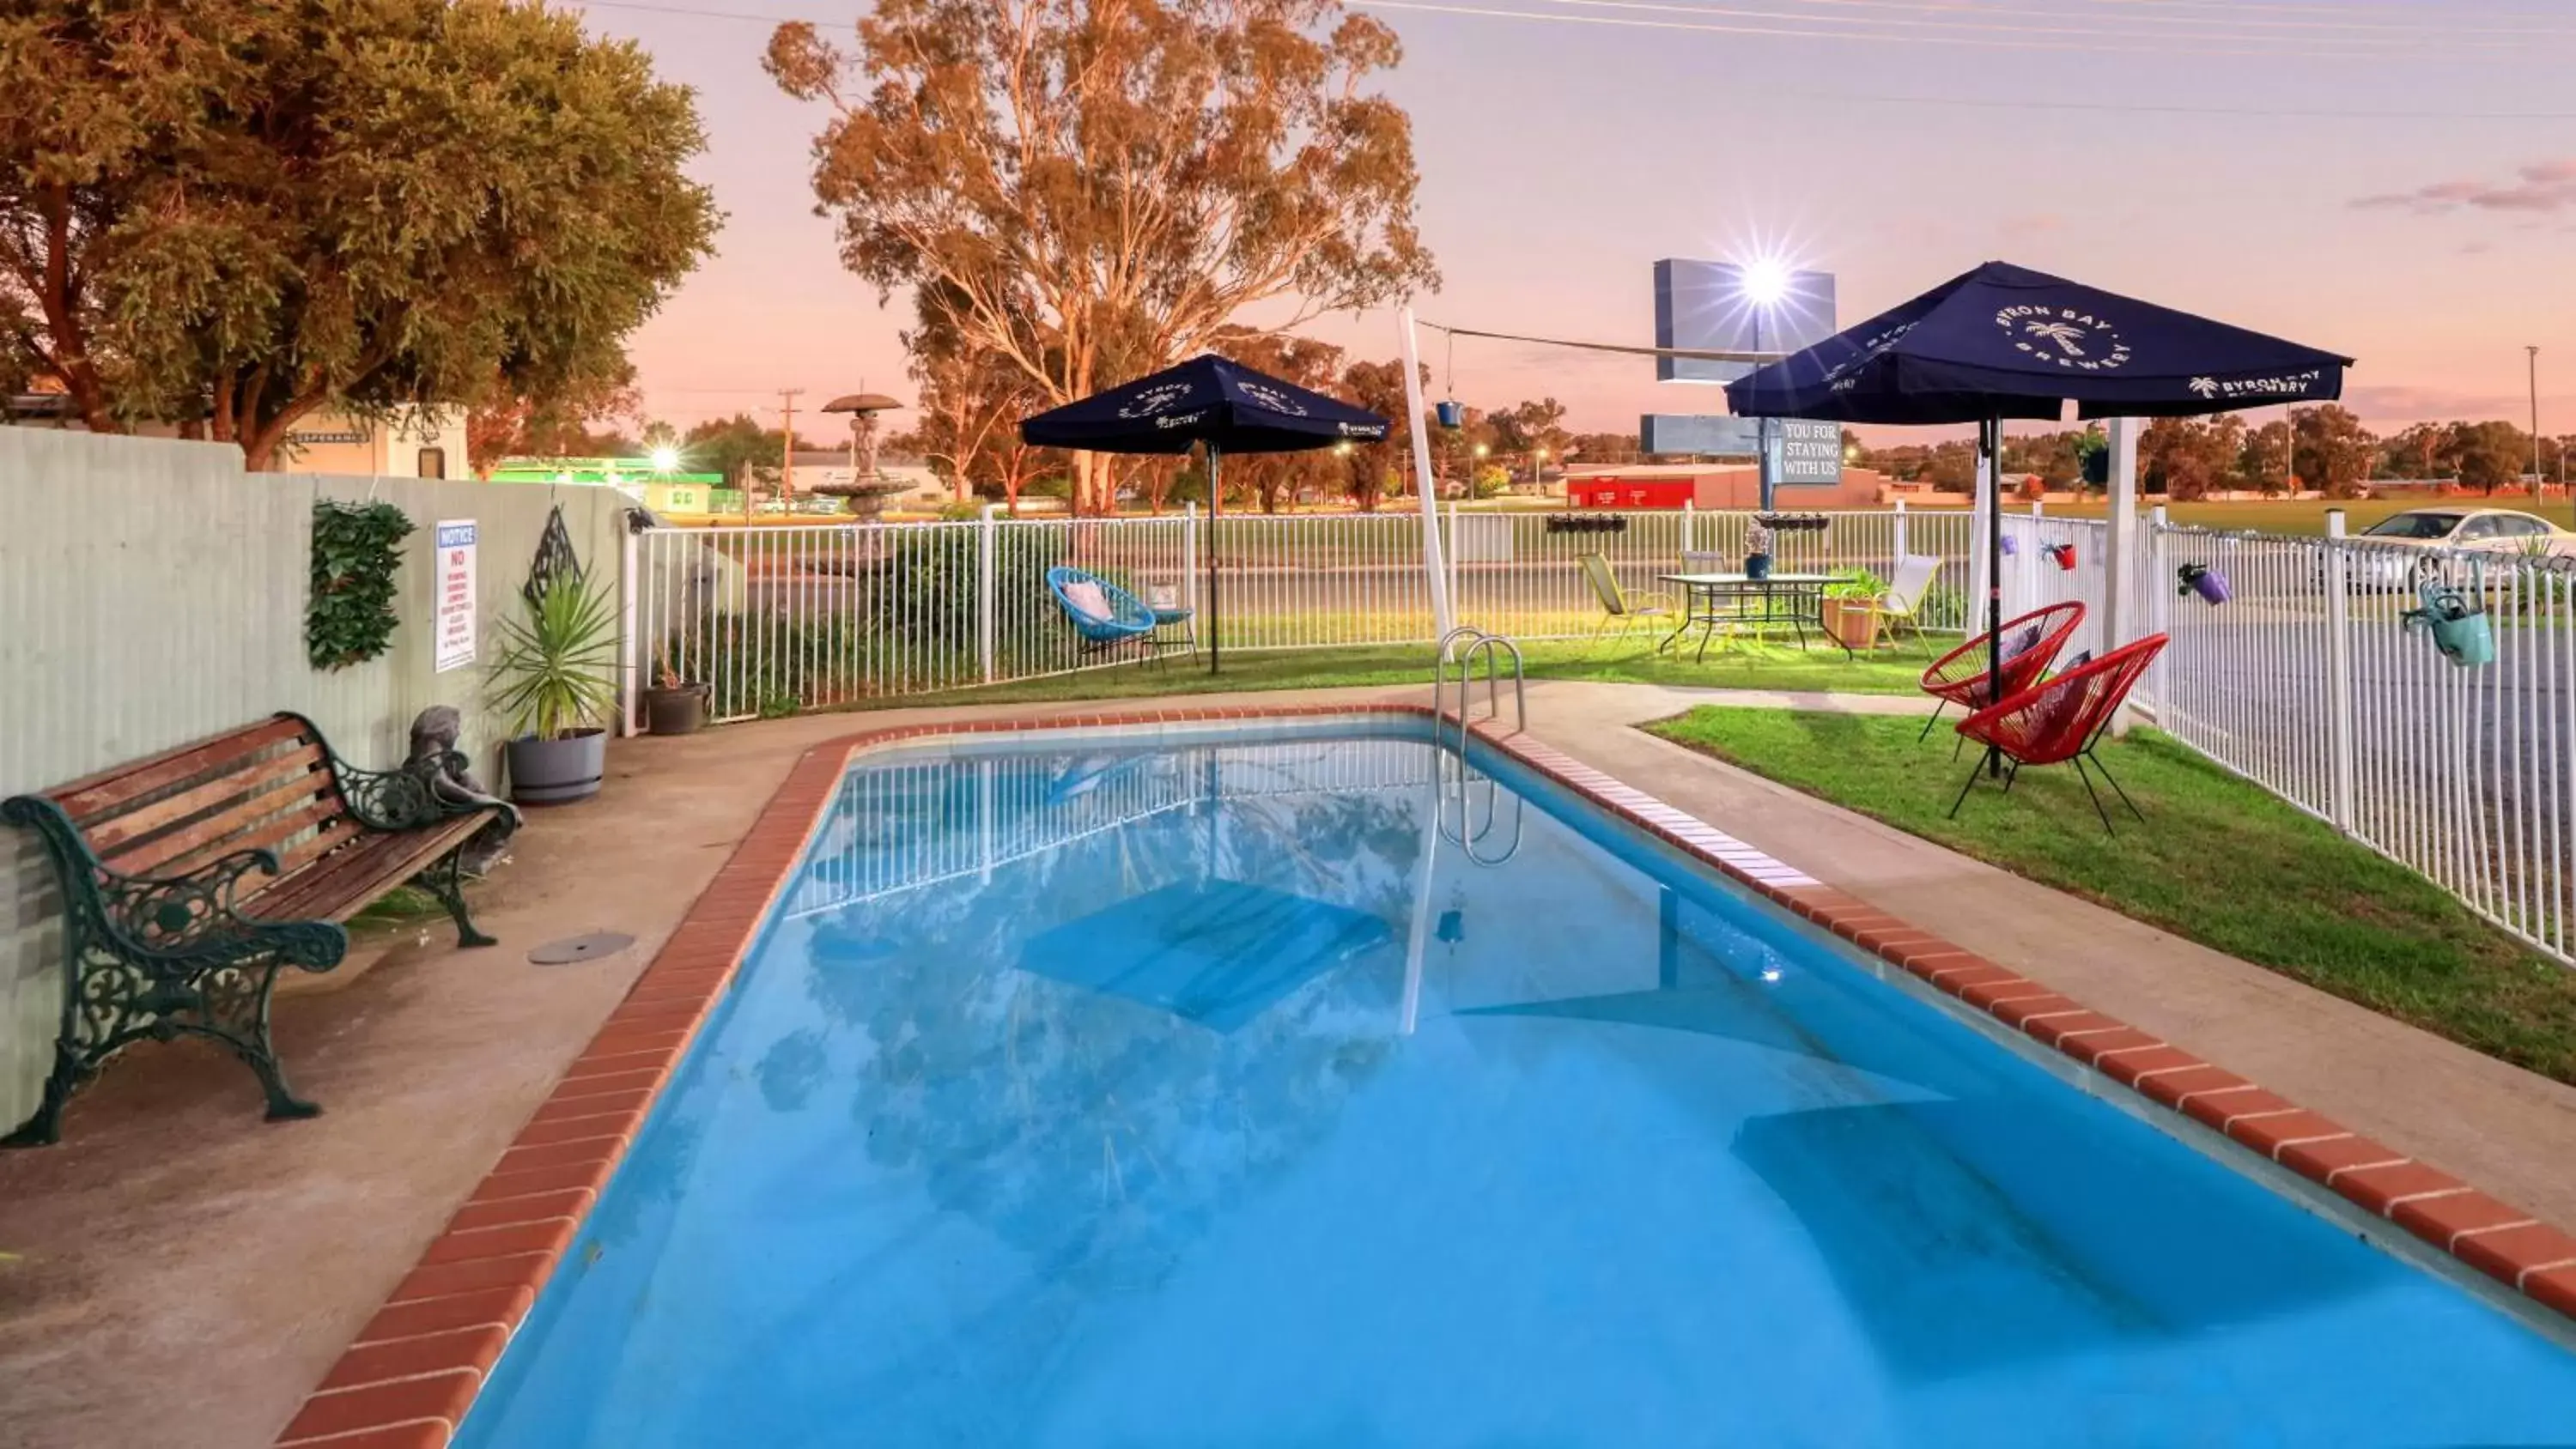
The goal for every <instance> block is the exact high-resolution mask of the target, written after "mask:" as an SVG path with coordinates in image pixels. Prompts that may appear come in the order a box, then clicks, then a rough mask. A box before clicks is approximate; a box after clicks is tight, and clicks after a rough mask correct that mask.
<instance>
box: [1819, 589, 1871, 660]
mask: <svg viewBox="0 0 2576 1449" xmlns="http://www.w3.org/2000/svg"><path fill="white" fill-rule="evenodd" d="M1886 593H1887V583H1886V581H1885V580H1883V579H1881V578H1880V577H1879V576H1878V575H1876V574H1874V573H1871V572H1870V571H1869V570H1867V569H1861V570H1859V571H1857V572H1855V573H1851V574H1848V575H1846V576H1844V577H1842V578H1839V579H1836V580H1834V581H1833V582H1832V583H1830V584H1827V585H1825V598H1824V602H1823V604H1822V605H1820V606H1819V610H1820V612H1821V614H1822V616H1823V623H1824V626H1825V632H1826V633H1828V634H1831V635H1832V636H1834V639H1835V641H1836V642H1837V643H1840V644H1841V645H1842V646H1843V647H1844V648H1846V649H1850V650H1853V651H1855V652H1858V651H1861V650H1866V649H1872V648H1875V647H1877V644H1878V601H1879V599H1880V598H1881V597H1883V596H1885V594H1886Z"/></svg>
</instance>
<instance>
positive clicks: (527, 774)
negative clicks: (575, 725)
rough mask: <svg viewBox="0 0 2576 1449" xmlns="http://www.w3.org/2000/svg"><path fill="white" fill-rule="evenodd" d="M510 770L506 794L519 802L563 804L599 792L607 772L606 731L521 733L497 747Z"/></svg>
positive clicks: (525, 803) (584, 798)
mask: <svg viewBox="0 0 2576 1449" xmlns="http://www.w3.org/2000/svg"><path fill="white" fill-rule="evenodd" d="M501 752H502V754H503V755H504V756H505V757H506V758H507V762H508V765H509V771H510V798H511V799H513V800H516V801H518V802H519V803H520V804H522V805H563V804H568V803H570V802H572V801H575V800H587V799H589V798H590V797H591V796H593V795H596V794H598V793H599V782H600V779H601V778H602V777H603V776H605V775H606V774H607V773H608V732H607V731H606V730H584V731H582V732H581V733H580V734H577V735H574V736H572V737H571V738H569V739H561V740H541V739H538V738H537V737H536V736H534V735H523V736H521V737H519V738H518V739H515V740H512V741H510V742H509V743H508V744H506V745H503V746H502V747H501Z"/></svg>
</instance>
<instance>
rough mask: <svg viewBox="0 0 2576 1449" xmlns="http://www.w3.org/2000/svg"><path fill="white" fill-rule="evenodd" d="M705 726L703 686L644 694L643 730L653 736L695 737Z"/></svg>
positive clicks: (681, 687)
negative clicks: (650, 732) (693, 735)
mask: <svg viewBox="0 0 2576 1449" xmlns="http://www.w3.org/2000/svg"><path fill="white" fill-rule="evenodd" d="M706 722H707V686H705V685H703V684H683V685H681V686H680V687H679V688H677V689H648V690H646V691H644V727H645V728H646V729H648V730H650V731H652V732H653V733H654V734H657V735H686V734H695V733H696V732H697V731H698V730H699V729H700V728H701V727H702V726H704V725H705V724H706Z"/></svg>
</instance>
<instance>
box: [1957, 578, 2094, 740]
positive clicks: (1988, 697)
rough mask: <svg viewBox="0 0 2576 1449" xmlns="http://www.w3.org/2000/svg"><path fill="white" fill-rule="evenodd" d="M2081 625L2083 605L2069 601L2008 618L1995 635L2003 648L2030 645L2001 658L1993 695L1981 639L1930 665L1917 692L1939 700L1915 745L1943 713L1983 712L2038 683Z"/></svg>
mask: <svg viewBox="0 0 2576 1449" xmlns="http://www.w3.org/2000/svg"><path fill="white" fill-rule="evenodd" d="M2083 623H2084V606H2083V605H2082V604H2081V603H2078V602H2076V601H2073V600H2069V601H2067V602H2066V603H2063V604H2051V605H2049V606H2048V607H2047V608H2044V609H2033V610H2031V611H2030V612H2029V613H2027V614H2024V615H2021V616H2020V617H2019V618H2014V619H2006V620H2005V621H2004V624H2003V628H2001V629H2000V630H1998V631H1996V632H1997V633H1998V634H2000V635H2001V636H2002V637H2003V640H2004V643H2005V646H2006V647H2007V648H2010V647H2011V644H2012V641H2013V640H2015V639H2018V638H2024V637H2027V638H2028V639H2029V640H2030V642H2029V643H2028V644H2025V645H2023V646H2022V647H2021V648H2019V649H2015V650H2013V651H2012V652H2011V653H2008V654H2006V655H2005V656H2004V659H2003V688H2002V689H2001V690H1999V691H1997V692H1996V693H1995V694H1988V693H1987V692H1986V685H1987V680H1986V640H1987V638H1988V637H1989V636H1987V635H1985V634H1982V633H1981V634H1979V635H1977V636H1976V637H1975V638H1973V639H1970V640H1969V641H1968V642H1967V643H1965V644H1962V645H1960V646H1959V647H1958V648H1956V649H1953V650H1951V651H1950V652H1949V653H1947V654H1944V655H1942V656H1941V657H1940V658H1938V659H1935V660H1933V661H1932V667H1931V668H1929V669H1926V670H1924V671H1923V679H1922V682H1921V688H1922V690H1923V692H1924V693H1925V694H1928V695H1931V696H1932V697H1934V698H1935V699H1938V700H1939V701H1941V703H1940V705H1939V706H1938V707H1937V708H1935V709H1934V710H1933V711H1932V717H1931V718H1930V719H1928V720H1925V721H1924V722H1923V733H1922V734H1921V735H1919V736H1917V737H1916V738H1917V740H1918V742H1919V741H1921V740H1928V739H1930V738H1932V726H1934V725H1936V724H1939V723H1940V722H1941V711H1942V710H1945V709H1948V708H1949V707H1950V706H1952V705H1954V704H1955V705H1957V706H1959V707H1960V708H1962V709H1968V710H1975V709H1982V708H1984V707H1985V706H1986V705H1988V704H1991V703H1993V702H1994V701H1995V700H1996V699H1997V698H2003V699H2010V698H2012V697H2013V696H2014V695H2016V694H2019V693H2021V692H2022V691H2023V690H2025V689H2028V688H2030V687H2031V686H2032V685H2034V684H2037V683H2038V682H2039V680H2040V676H2041V675H2044V674H2046V673H2047V672H2048V666H2049V665H2051V664H2054V663H2056V662H2057V656H2058V652H2059V651H2061V650H2063V649H2064V648H2065V647H2066V641H2067V640H2069V639H2072V638H2074V637H2075V631H2076V629H2077V628H2078V627H2080V626H2081V625H2082V624H2083Z"/></svg>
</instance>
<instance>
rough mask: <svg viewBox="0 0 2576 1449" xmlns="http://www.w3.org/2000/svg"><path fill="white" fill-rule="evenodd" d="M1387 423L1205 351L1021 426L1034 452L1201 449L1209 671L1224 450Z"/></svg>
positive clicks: (1374, 436) (1282, 446)
mask: <svg viewBox="0 0 2576 1449" xmlns="http://www.w3.org/2000/svg"><path fill="white" fill-rule="evenodd" d="M1386 435H1387V421H1386V419H1384V418H1382V417H1379V416H1378V415H1377V414H1375V413H1373V412H1370V411H1368V410H1367V409H1365V408H1355V407H1352V406H1351V405H1350V404H1349V403H1346V402H1338V401H1335V400H1334V399H1332V398H1328V397H1326V396H1324V395H1323V394H1322V393H1319V392H1309V391H1307V390H1306V389H1305V388H1302V387H1299V386H1297V385H1296V384H1295V383H1292V382H1282V381H1281V380H1279V379H1278V378H1275V377H1272V376H1270V375H1269V374H1268V373H1265V372H1256V371H1254V370H1253V369H1251V368H1249V367H1245V366H1244V365H1242V364H1241V363H1238V362H1230V361H1228V360H1226V359H1225V358H1222V357H1219V356H1217V355H1216V354H1215V353H1213V352H1208V353H1201V354H1200V355H1199V356H1197V357H1193V358H1191V359H1190V360H1189V361H1187V362H1184V363H1181V364H1179V365H1177V366H1174V367H1167V368H1165V369H1163V370H1162V371H1161V372H1157V373H1153V374H1151V375H1149V376H1146V377H1140V378H1138V379H1136V380H1135V381H1134V382H1130V383H1123V384H1121V385H1119V386H1117V387H1113V388H1110V389H1109V390H1108V391H1106V392H1097V393H1093V394H1092V395H1091V396H1089V397H1087V398H1082V399H1080V400H1078V401H1075V402H1069V403H1066V404H1065V405H1064V406H1062V407H1060V408H1050V409H1048V410H1047V411H1045V412H1042V413H1039V414H1038V415H1037V416H1035V417H1033V418H1028V419H1025V420H1023V421H1022V422H1021V424H1020V438H1021V440H1022V441H1023V442H1026V443H1028V444H1029V445H1030V446H1031V447H1037V448H1080V449H1083V450H1086V451H1088V452H1094V453H1160V454H1166V455H1169V454H1178V453H1186V452H1188V451H1189V450H1190V447H1191V445H1192V444H1201V445H1204V446H1205V448H1206V450H1207V453H1206V456H1207V479H1208V523H1209V525H1210V526H1209V531H1208V539H1209V543H1208V630H1207V637H1208V670H1209V672H1211V673H1213V672H1215V670H1216V666H1217V630H1216V623H1217V618H1216V613H1217V610H1216V552H1217V551H1216V544H1215V539H1216V531H1215V527H1214V525H1215V523H1216V518H1217V512H1218V498H1219V496H1220V495H1219V493H1218V489H1217V467H1218V459H1219V458H1221V457H1222V456H1223V455H1224V454H1227V453H1299V452H1304V451H1306V450H1308V449H1311V448H1329V447H1332V446H1334V445H1335V444H1337V443H1343V442H1353V443H1376V442H1382V441H1384V440H1385V438H1386Z"/></svg>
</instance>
